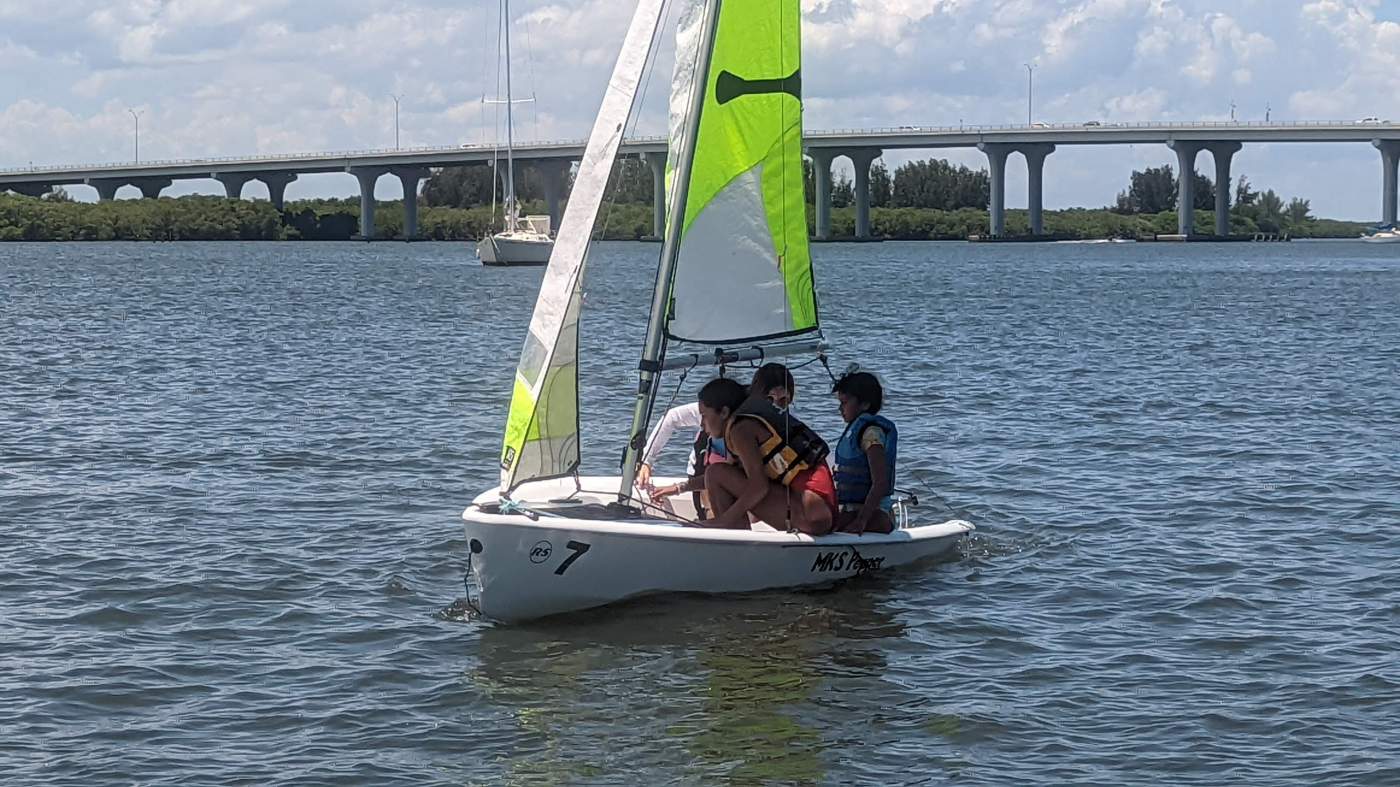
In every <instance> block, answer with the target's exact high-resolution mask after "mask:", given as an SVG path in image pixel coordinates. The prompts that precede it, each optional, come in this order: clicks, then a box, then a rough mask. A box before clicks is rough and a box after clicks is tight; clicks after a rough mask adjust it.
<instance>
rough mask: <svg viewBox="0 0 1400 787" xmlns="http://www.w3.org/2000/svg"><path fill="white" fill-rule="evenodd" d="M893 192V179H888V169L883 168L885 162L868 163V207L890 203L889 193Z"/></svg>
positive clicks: (879, 206)
mask: <svg viewBox="0 0 1400 787" xmlns="http://www.w3.org/2000/svg"><path fill="white" fill-rule="evenodd" d="M893 192H894V181H892V180H890V171H889V170H888V169H886V168H885V162H883V161H876V162H875V163H874V164H871V165H870V207H872V208H884V207H888V206H889V204H890V198H891V195H892V194H893Z"/></svg>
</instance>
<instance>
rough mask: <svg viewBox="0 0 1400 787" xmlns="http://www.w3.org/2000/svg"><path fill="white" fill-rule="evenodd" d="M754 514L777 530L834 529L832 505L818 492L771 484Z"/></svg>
mask: <svg viewBox="0 0 1400 787" xmlns="http://www.w3.org/2000/svg"><path fill="white" fill-rule="evenodd" d="M753 514H754V515H755V516H757V517H758V518H759V519H761V520H762V521H764V522H766V523H768V524H769V525H770V526H772V527H774V528H776V529H778V530H783V529H786V528H791V529H793V530H796V531H798V532H799V533H806V534H807V535H810V536H824V535H826V534H827V533H830V532H831V509H830V508H828V507H827V505H826V501H825V500H823V499H822V498H821V495H818V494H817V493H815V492H794V491H792V490H790V489H788V488H787V487H785V486H780V485H779V484H776V483H773V484H770V485H769V489H768V496H767V497H765V498H763V501H762V502H761V503H759V504H758V505H757V506H754V510H753Z"/></svg>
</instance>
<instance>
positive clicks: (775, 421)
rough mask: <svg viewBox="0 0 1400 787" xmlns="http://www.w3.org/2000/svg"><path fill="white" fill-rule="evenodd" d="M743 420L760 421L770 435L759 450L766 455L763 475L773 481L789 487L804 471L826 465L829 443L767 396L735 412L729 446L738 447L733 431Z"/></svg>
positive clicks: (727, 438)
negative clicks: (736, 424) (776, 405)
mask: <svg viewBox="0 0 1400 787" xmlns="http://www.w3.org/2000/svg"><path fill="white" fill-rule="evenodd" d="M740 418H750V419H753V420H755V421H758V422H759V423H760V424H763V426H764V427H765V430H766V431H767V433H768V434H767V436H766V437H764V438H763V440H762V441H760V443H759V451H760V452H761V453H762V455H763V472H764V474H765V475H767V476H768V478H769V479H770V480H773V481H777V482H778V483H780V484H782V485H783V486H787V485H788V484H791V483H792V479H794V478H796V477H797V476H798V475H800V474H801V473H802V471H804V470H808V469H811V468H813V467H818V466H820V465H822V464H824V463H825V462H826V455H827V454H828V453H830V449H829V448H828V447H827V445H826V441H824V440H822V439H821V437H819V436H817V433H816V432H814V431H812V429H811V427H809V426H807V425H806V424H804V423H802V422H801V421H799V420H797V416H795V415H793V414H792V413H791V412H789V411H787V410H779V409H778V408H777V407H775V406H774V405H773V403H772V402H770V401H768V399H767V398H763V397H757V396H750V397H749V398H748V399H746V400H745V401H744V403H743V404H742V405H740V406H739V409H738V410H736V411H735V412H734V417H733V418H732V419H730V421H729V425H728V426H727V427H725V430H724V437H725V443H726V445H733V444H734V441H733V440H732V439H731V435H730V432H732V431H733V429H734V424H735V423H737V422H738V419H740ZM731 453H732V449H731Z"/></svg>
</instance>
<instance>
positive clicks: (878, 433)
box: [831, 372, 899, 534]
mask: <svg viewBox="0 0 1400 787" xmlns="http://www.w3.org/2000/svg"><path fill="white" fill-rule="evenodd" d="M831 392H832V393H834V394H836V398H837V399H839V400H840V402H841V419H842V420H844V421H845V422H846V431H844V432H842V433H841V440H840V442H838V443H837V444H836V500H837V503H838V505H839V506H840V511H839V512H838V514H837V519H836V529H837V530H840V531H842V532H847V533H856V534H860V533H866V532H869V533H889V532H891V531H893V530H894V519H893V518H892V517H891V516H890V512H891V509H892V508H893V506H894V500H893V497H892V495H893V493H894V477H895V476H894V472H895V461H896V459H897V457H898V453H899V433H898V431H897V430H896V429H895V427H894V423H893V422H891V421H890V419H888V418H886V417H884V416H882V415H879V412H880V407H881V406H882V405H884V402H885V391H884V389H883V388H882V387H881V385H880V381H879V379H877V378H876V377H875V375H873V374H871V373H869V372H851V373H848V374H845V375H842V376H841V379H839V380H837V381H836V384H835V385H833V386H831Z"/></svg>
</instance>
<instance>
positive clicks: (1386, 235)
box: [1361, 231, 1400, 243]
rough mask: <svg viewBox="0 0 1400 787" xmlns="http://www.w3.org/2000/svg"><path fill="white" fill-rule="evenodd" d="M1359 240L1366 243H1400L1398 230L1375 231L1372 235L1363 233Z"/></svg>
mask: <svg viewBox="0 0 1400 787" xmlns="http://www.w3.org/2000/svg"><path fill="white" fill-rule="evenodd" d="M1361 240H1362V241H1364V242H1366V243H1400V232H1394V231H1391V232H1377V233H1374V234H1372V235H1363V236H1361Z"/></svg>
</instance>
